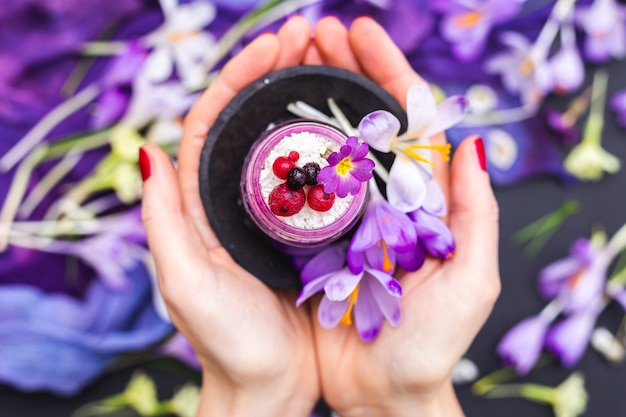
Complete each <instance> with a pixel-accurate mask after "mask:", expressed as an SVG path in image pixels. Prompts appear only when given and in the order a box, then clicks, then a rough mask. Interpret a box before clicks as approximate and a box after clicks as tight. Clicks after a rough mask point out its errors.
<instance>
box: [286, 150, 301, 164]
mask: <svg viewBox="0 0 626 417" xmlns="http://www.w3.org/2000/svg"><path fill="white" fill-rule="evenodd" d="M289 159H291V160H292V161H293V162H298V159H300V154H299V153H298V152H296V151H291V152H289Z"/></svg>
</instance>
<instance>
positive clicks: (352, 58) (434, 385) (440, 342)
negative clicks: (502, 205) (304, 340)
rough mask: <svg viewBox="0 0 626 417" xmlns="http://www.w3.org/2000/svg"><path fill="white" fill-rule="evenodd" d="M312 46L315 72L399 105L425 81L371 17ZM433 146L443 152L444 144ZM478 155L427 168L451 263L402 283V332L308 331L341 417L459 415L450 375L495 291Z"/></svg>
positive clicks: (428, 266)
mask: <svg viewBox="0 0 626 417" xmlns="http://www.w3.org/2000/svg"><path fill="white" fill-rule="evenodd" d="M315 44H316V50H317V54H318V56H319V59H320V60H321V61H322V62H323V63H326V64H329V65H335V66H339V67H343V68H346V69H349V70H351V71H354V72H359V73H362V74H364V75H366V76H368V77H369V78H371V79H372V80H373V81H374V82H376V83H377V84H379V85H381V86H382V87H383V88H385V89H386V90H387V91H388V92H390V93H391V94H392V95H393V96H394V97H395V98H396V99H397V100H398V101H399V102H400V103H401V104H403V105H404V103H405V101H406V94H407V90H408V89H409V87H410V86H411V85H412V84H414V83H419V82H424V81H423V80H422V79H421V78H420V77H419V76H418V75H417V74H416V73H415V72H414V71H413V69H412V68H411V66H410V65H409V63H408V62H407V61H406V59H405V57H404V55H403V54H402V53H401V51H399V50H398V48H397V47H396V46H395V45H394V44H393V42H392V41H391V39H390V38H389V37H388V36H387V34H386V33H385V31H384V29H383V28H382V27H381V26H379V25H378V24H377V23H376V22H374V21H373V20H372V19H370V18H367V17H364V18H359V19H357V20H355V21H354V23H353V24H352V26H351V28H350V30H349V31H348V30H347V29H346V28H345V27H343V25H342V24H341V23H340V22H339V21H338V20H337V19H335V18H332V17H331V18H325V19H323V20H322V21H320V22H319V24H318V25H317V27H316V31H315ZM432 141H433V142H439V143H444V142H445V137H444V135H443V134H441V135H439V136H437V137H435V138H433V140H432ZM481 151H482V140H480V139H479V138H468V139H467V140H465V141H464V142H463V143H462V144H461V145H460V146H459V148H458V149H457V150H456V153H455V155H454V158H453V162H452V165H451V168H448V165H447V164H446V163H445V162H443V160H441V158H440V157H439V160H437V161H436V162H435V165H436V168H435V177H436V179H437V181H438V182H439V184H440V186H441V187H442V189H443V190H444V193H445V194H446V195H448V196H449V199H448V200H449V218H448V219H447V223H448V225H449V227H450V229H451V231H452V233H453V235H454V236H455V239H456V254H455V256H454V258H453V259H450V260H446V261H440V260H435V259H427V261H426V262H425V264H424V266H423V267H422V268H421V269H420V270H419V271H417V272H415V273H404V274H400V276H399V277H398V278H399V280H400V282H401V284H402V287H403V296H402V298H401V303H402V310H403V319H402V320H403V321H402V322H401V323H400V325H399V326H398V327H397V328H391V327H389V326H388V325H387V324H386V325H385V326H384V327H383V329H382V331H381V333H380V334H379V335H378V337H377V338H376V339H375V340H374V341H373V342H371V343H364V342H362V341H361V340H360V339H359V337H358V335H357V332H356V331H355V329H353V328H350V327H347V326H344V325H339V326H338V327H335V328H334V329H331V330H327V329H325V328H322V327H321V326H319V325H318V324H315V326H314V333H315V344H316V350H317V356H318V366H319V371H320V381H321V386H322V393H323V396H324V398H325V399H326V401H327V402H328V403H329V405H330V406H331V407H332V408H333V409H335V410H336V411H337V412H338V414H339V415H340V416H341V417H351V416H361V415H363V416H404V415H407V416H413V417H415V416H421V415H428V416H461V415H463V412H462V411H461V408H460V406H459V404H458V401H457V399H456V396H455V394H454V391H453V388H452V384H451V381H450V373H451V370H452V368H453V366H454V365H455V364H456V363H457V361H458V360H459V359H460V358H461V356H462V355H463V354H464V352H465V351H466V350H467V348H468V347H469V345H470V343H471V341H472V340H473V339H474V337H475V336H476V334H477V332H478V330H479V329H480V328H481V327H482V325H483V324H484V322H485V320H486V319H487V316H488V315H489V313H490V311H491V308H492V306H493V303H494V302H495V300H496V298H497V296H498V294H499V291H500V281H499V272H498V263H497V262H498V252H497V241H498V207H497V203H496V200H495V198H494V195H493V193H492V190H491V187H490V183H489V178H488V175H487V173H486V172H485V170H484V165H481V161H480V159H479V158H480V157H483V158H484V155H480V152H481ZM482 163H483V164H484V160H483V162H482ZM314 316H316V314H314ZM314 321H315V323H317V321H316V320H314Z"/></svg>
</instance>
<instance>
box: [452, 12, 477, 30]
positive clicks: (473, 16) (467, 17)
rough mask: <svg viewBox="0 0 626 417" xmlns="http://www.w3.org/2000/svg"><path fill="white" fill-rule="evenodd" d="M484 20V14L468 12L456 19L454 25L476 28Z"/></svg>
mask: <svg viewBox="0 0 626 417" xmlns="http://www.w3.org/2000/svg"><path fill="white" fill-rule="evenodd" d="M482 18H483V14H482V13H480V12H477V11H473V12H467V13H465V14H463V15H461V16H458V17H456V18H455V19H454V24H455V25H456V26H460V27H464V28H467V27H470V26H475V25H476V24H477V23H478V22H480V20H481V19H482Z"/></svg>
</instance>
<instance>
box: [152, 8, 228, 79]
mask: <svg viewBox="0 0 626 417" xmlns="http://www.w3.org/2000/svg"><path fill="white" fill-rule="evenodd" d="M161 8H162V9H163V14H164V15H165V22H164V23H163V24H162V25H161V26H160V27H159V28H158V29H156V30H155V31H154V32H152V33H150V34H148V35H147V36H146V37H145V38H144V39H145V42H146V44H147V45H148V46H151V47H153V48H154V49H153V51H152V52H151V53H150V55H149V56H148V59H147V60H146V62H145V64H144V65H145V69H146V73H147V76H148V78H149V79H150V80H151V81H153V82H163V81H165V80H167V79H168V78H169V77H170V76H171V75H172V72H173V71H174V66H176V70H177V73H178V76H179V77H180V79H181V81H182V83H183V85H185V86H186V87H187V88H189V89H195V88H197V87H199V86H200V85H201V84H202V83H203V82H204V79H205V76H206V73H205V72H206V71H205V69H204V66H203V60H204V59H206V56H207V53H211V51H216V49H215V44H216V42H215V38H214V37H213V36H212V35H211V34H210V33H208V32H204V31H202V29H203V28H204V27H206V26H207V25H208V24H209V23H211V21H213V19H214V18H215V6H213V5H212V4H211V3H206V2H199V1H196V2H193V3H189V4H183V5H179V4H177V2H176V0H161Z"/></svg>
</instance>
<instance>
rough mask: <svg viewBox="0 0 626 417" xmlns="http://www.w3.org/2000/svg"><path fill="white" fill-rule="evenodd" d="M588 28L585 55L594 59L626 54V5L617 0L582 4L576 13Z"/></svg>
mask: <svg viewBox="0 0 626 417" xmlns="http://www.w3.org/2000/svg"><path fill="white" fill-rule="evenodd" d="M574 17H575V19H576V23H578V25H579V26H580V27H581V28H582V29H583V30H584V31H585V33H586V34H587V37H586V38H585V46H584V47H585V56H586V57H587V58H588V59H589V60H591V61H593V62H604V61H607V60H609V59H610V58H615V59H621V58H623V57H624V56H626V25H625V24H624V20H626V9H625V8H624V7H623V6H621V5H619V4H617V2H616V1H615V0H595V1H594V2H593V3H592V4H591V5H590V6H579V7H577V8H576V13H575V15H574Z"/></svg>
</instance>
